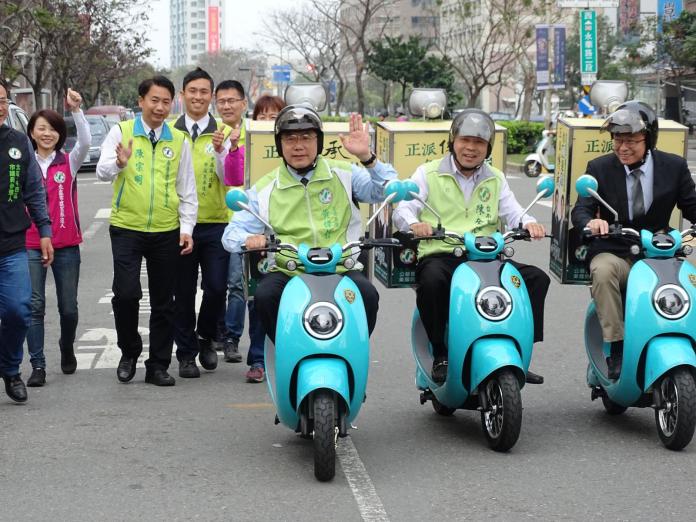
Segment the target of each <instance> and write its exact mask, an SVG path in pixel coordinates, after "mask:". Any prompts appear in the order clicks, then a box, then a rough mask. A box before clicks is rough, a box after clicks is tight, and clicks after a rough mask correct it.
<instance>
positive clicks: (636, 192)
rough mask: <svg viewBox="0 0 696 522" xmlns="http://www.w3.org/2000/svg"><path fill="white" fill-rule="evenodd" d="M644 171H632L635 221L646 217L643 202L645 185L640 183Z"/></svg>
mask: <svg viewBox="0 0 696 522" xmlns="http://www.w3.org/2000/svg"><path fill="white" fill-rule="evenodd" d="M641 174H643V171H642V170H640V169H635V170H632V171H631V176H633V180H634V181H633V202H632V209H633V221H635V220H636V219H639V218H642V217H643V216H644V215H645V202H644V201H643V184H642V183H641V182H640V175H641Z"/></svg>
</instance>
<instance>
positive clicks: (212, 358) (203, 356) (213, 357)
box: [198, 337, 218, 371]
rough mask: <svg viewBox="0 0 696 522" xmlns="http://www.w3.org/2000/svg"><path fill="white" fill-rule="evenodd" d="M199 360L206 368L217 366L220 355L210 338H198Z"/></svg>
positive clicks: (211, 368)
mask: <svg viewBox="0 0 696 522" xmlns="http://www.w3.org/2000/svg"><path fill="white" fill-rule="evenodd" d="M198 360H199V361H200V363H201V366H202V367H203V368H205V369H206V370H209V371H210V370H214V369H215V368H217V363H218V356H217V352H216V351H215V350H214V349H213V343H212V342H211V341H210V339H202V338H200V337H199V338H198Z"/></svg>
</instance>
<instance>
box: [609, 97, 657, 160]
mask: <svg viewBox="0 0 696 522" xmlns="http://www.w3.org/2000/svg"><path fill="white" fill-rule="evenodd" d="M600 132H609V133H611V135H612V136H614V134H634V133H636V132H644V133H645V139H646V142H647V145H648V150H652V149H654V148H655V146H656V145H657V134H658V123H657V115H656V114H655V111H654V110H653V109H652V107H650V105H648V104H647V103H643V102H641V101H636V100H632V101H627V102H625V103H622V104H621V105H619V107H618V108H617V109H616V111H614V112H613V113H611V114H610V115H609V117H608V118H607V119H606V121H605V122H604V123H603V124H602V127H601V129H600Z"/></svg>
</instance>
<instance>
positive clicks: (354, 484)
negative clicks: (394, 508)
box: [336, 437, 389, 522]
mask: <svg viewBox="0 0 696 522" xmlns="http://www.w3.org/2000/svg"><path fill="white" fill-rule="evenodd" d="M336 455H337V456H338V460H339V462H340V463H341V468H343V474H344V475H345V476H346V480H347V481H348V485H349V486H350V489H351V491H352V492H353V497H354V498H355V502H357V504H358V509H359V510H360V516H361V517H362V519H363V520H365V522H389V517H388V516H387V512H386V511H385V509H384V505H383V504H382V500H381V499H380V498H379V495H378V494H377V491H376V490H375V486H374V485H373V484H372V480H371V479H370V476H369V475H368V474H367V470H366V469H365V465H364V464H363V462H362V460H360V455H358V450H357V449H355V444H353V439H351V438H350V437H345V438H343V439H339V443H338V447H337V448H336Z"/></svg>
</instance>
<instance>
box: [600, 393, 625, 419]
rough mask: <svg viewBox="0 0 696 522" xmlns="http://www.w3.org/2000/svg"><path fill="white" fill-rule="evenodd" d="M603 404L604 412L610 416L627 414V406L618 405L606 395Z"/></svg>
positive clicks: (603, 397) (603, 396)
mask: <svg viewBox="0 0 696 522" xmlns="http://www.w3.org/2000/svg"><path fill="white" fill-rule="evenodd" d="M602 404H603V405H604V410H605V411H606V412H607V413H608V414H609V415H621V414H622V413H623V412H625V411H626V410H627V409H628V408H626V407H625V406H621V405H619V404H616V403H615V402H614V401H612V400H611V399H610V398H609V397H607V396H606V394H605V395H602Z"/></svg>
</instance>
